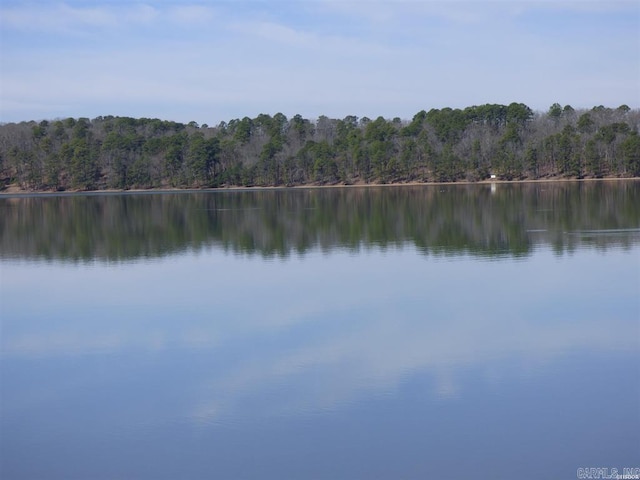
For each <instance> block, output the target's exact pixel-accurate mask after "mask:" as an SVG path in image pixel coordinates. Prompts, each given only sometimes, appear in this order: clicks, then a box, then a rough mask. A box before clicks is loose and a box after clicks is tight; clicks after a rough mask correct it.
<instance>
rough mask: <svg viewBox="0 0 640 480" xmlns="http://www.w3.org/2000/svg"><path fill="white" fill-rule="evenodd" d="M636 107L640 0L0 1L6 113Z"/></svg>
mask: <svg viewBox="0 0 640 480" xmlns="http://www.w3.org/2000/svg"><path fill="white" fill-rule="evenodd" d="M511 102H522V103H525V104H526V105H528V106H529V107H531V108H532V109H533V110H536V111H546V110H547V109H548V108H549V106H550V105H551V104H553V103H555V102H558V103H560V104H561V105H571V106H573V107H574V108H576V109H579V108H591V107H593V106H595V105H604V106H607V107H618V106H620V105H622V104H626V105H629V106H630V107H631V108H640V0H633V1H615V0H605V1H598V0H582V1H578V0H565V1H563V0H559V1H558V0H539V1H536V2H532V1H528V0H508V1H507V0H498V1H491V2H490V1H485V0H472V1H458V0H449V1H432V0H412V1H406V0H382V1H376V0H297V1H285V0H254V1H245V0H215V1H209V2H204V1H200V2H198V1H194V2H189V1H174V0H160V1H153V0H148V1H144V0H143V1H141V2H127V1H117V0H94V1H78V0H68V1H60V2H57V1H28V0H27V1H13V0H2V1H0V122H18V121H26V120H43V119H47V120H51V119H56V118H67V117H74V118H78V117H88V118H95V117H97V116H106V115H116V116H130V117H147V118H160V119H163V120H173V121H179V122H185V123H186V122H190V121H195V122H197V123H198V124H201V125H202V124H205V123H206V124H208V125H211V126H213V125H217V124H218V123H219V122H221V121H229V120H231V119H234V118H243V117H245V116H248V117H251V118H254V117H256V116H257V115H258V114H260V113H266V114H269V115H274V114H275V113H278V112H281V113H284V114H285V115H286V116H287V117H289V118H290V117H292V116H293V115H295V114H301V115H302V116H303V117H305V118H310V119H315V118H317V117H319V116H321V115H326V116H328V117H330V118H344V117H345V116H347V115H355V116H358V117H363V116H367V117H370V118H377V117H378V116H383V117H385V118H394V117H400V118H402V119H411V118H412V117H413V115H415V113H417V112H419V111H420V110H427V111H428V110H429V109H431V108H443V107H451V108H464V107H467V106H471V105H480V104H484V103H500V104H509V103H511Z"/></svg>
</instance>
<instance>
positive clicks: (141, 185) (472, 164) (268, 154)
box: [0, 103, 640, 191]
mask: <svg viewBox="0 0 640 480" xmlns="http://www.w3.org/2000/svg"><path fill="white" fill-rule="evenodd" d="M639 128H640V110H637V109H631V108H629V107H628V106H627V105H621V106H619V107H617V108H608V107H604V106H602V105H600V106H596V107H593V108H592V109H574V108H573V107H571V106H570V105H565V106H561V105H560V104H558V103H554V104H553V105H551V107H550V108H549V109H548V111H546V112H534V111H533V110H532V109H531V108H529V107H528V106H527V105H524V104H522V103H511V104H509V105H499V104H485V105H479V106H471V107H467V108H464V109H457V108H456V109H454V108H441V109H431V110H429V111H425V110H422V111H420V112H418V113H416V114H415V115H414V116H413V118H412V119H411V120H402V119H400V118H394V119H385V118H383V117H378V118H376V119H375V120H372V119H370V118H367V117H362V118H358V117H356V116H351V115H349V116H347V117H345V118H343V119H331V118H328V117H326V116H320V117H319V118H317V119H313V120H310V119H306V118H303V117H302V116H301V115H295V116H293V117H292V118H287V117H286V116H285V115H284V114H282V113H276V114H275V115H273V116H271V115H267V114H260V115H258V116H257V117H256V118H249V117H244V118H242V119H233V120H229V121H228V122H221V123H220V124H219V125H217V126H214V127H211V126H209V125H206V124H203V125H198V124H197V123H196V122H190V123H188V124H183V123H178V122H173V121H167V120H160V119H155V118H154V119H151V118H130V117H118V116H105V117H97V118H94V119H89V118H77V119H76V118H66V119H55V120H44V121H39V122H37V121H29V122H21V123H5V124H2V125H0V189H3V190H4V189H7V188H8V187H9V186H15V187H17V188H19V189H21V190H27V191H66V190H76V191H78V190H79V191H84V190H106V189H115V190H128V189H151V188H216V187H230V186H296V185H337V184H343V185H350V184H386V183H410V182H418V183H419V182H460V181H468V182H475V181H481V180H485V179H488V178H492V176H493V175H495V176H496V178H497V179H501V180H524V179H552V178H577V179H580V178H603V177H626V178H629V177H639V176H640V136H639V135H638V130H639Z"/></svg>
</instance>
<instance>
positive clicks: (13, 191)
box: [0, 177, 640, 198]
mask: <svg viewBox="0 0 640 480" xmlns="http://www.w3.org/2000/svg"><path fill="white" fill-rule="evenodd" d="M628 181H640V177H628V178H621V177H609V178H581V179H578V178H540V179H525V180H491V179H487V180H480V181H476V182H471V181H460V182H404V183H354V184H334V185H314V184H308V185H293V186H264V187H263V186H255V187H243V186H223V187H214V188H211V187H208V188H171V187H157V188H143V189H127V190H118V189H102V190H73V189H70V190H62V191H57V190H26V189H23V188H20V187H19V186H17V185H15V184H11V185H9V186H7V187H6V188H5V189H3V190H0V198H1V197H2V196H20V195H78V194H87V195H98V194H102V193H106V194H122V193H128V194H135V193H179V192H185V193H186V192H225V191H238V192H243V191H259V190H301V189H325V188H394V187H420V186H438V185H496V184H497V185H500V184H501V185H509V184H527V183H571V182H628Z"/></svg>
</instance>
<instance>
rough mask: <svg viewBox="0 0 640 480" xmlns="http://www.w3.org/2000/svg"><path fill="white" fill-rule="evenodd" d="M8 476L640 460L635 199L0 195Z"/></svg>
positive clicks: (319, 472) (454, 469)
mask: <svg viewBox="0 0 640 480" xmlns="http://www.w3.org/2000/svg"><path fill="white" fill-rule="evenodd" d="M0 256H1V260H0V268H1V270H0V275H1V277H0V279H1V282H2V283H1V288H2V289H1V298H0V300H1V305H2V307H1V310H0V313H1V319H2V324H1V326H2V330H1V333H2V337H1V350H0V353H1V361H2V363H1V367H0V368H1V370H0V374H1V377H0V380H1V385H0V386H1V387H2V388H1V390H0V395H1V403H0V414H1V415H0V422H1V423H0V432H1V433H0V435H1V437H0V467H1V470H0V474H1V476H2V478H12V479H13V478H16V479H18V478H51V479H55V478H60V479H62V478H65V479H69V478H78V479H80V478H83V479H85V478H95V479H102V478H105V479H106V478H141V479H144V478H149V479H156V478H229V479H236V478H238V479H240V478H247V479H248V478H261V479H262V478H279V479H281V478H330V479H340V478H344V479H348V478H349V479H350V478H434V477H440V478H452V479H456V478H469V477H470V476H471V477H477V478H514V477H516V478H576V471H577V469H578V468H581V467H609V468H618V469H619V470H620V471H622V468H624V467H639V466H640V465H639V464H638V458H639V456H638V454H639V452H640V303H639V302H640V300H639V298H640V295H639V294H640V183H638V182H616V183H615V184H609V183H606V182H601V183H589V184H583V183H576V184H533V185H513V186H508V185H499V186H498V187H497V188H496V189H495V191H493V192H492V191H491V189H490V188H489V186H479V185H476V186H439V187H416V188H413V187H412V188H409V187H406V188H369V189H361V188H353V189H335V190H321V189H300V190H293V191H292V190H275V191H249V192H207V193H172V194H141V195H75V196H46V197H43V196H29V197H24V198H23V197H11V198H7V197H3V198H0Z"/></svg>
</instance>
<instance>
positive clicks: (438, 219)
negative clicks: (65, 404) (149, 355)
mask: <svg viewBox="0 0 640 480" xmlns="http://www.w3.org/2000/svg"><path fill="white" fill-rule="evenodd" d="M0 209H1V212H2V213H1V215H0V254H1V255H2V256H3V257H15V258H45V259H68V260H89V259H93V258H97V259H101V260H123V259H131V258H137V257H157V256H163V255H168V254H171V253H176V252H180V251H184V250H186V249H200V248H206V247H210V246H215V247H218V248H223V249H224V250H225V251H231V252H241V253H250V254H253V253H259V254H261V255H264V256H274V255H275V256H287V255H289V254H291V253H305V252H308V251H310V250H312V249H317V248H319V249H322V250H326V251H328V250H331V249H334V248H346V249H354V250H357V249H360V248H371V247H389V246H402V245H405V244H413V245H415V246H416V247H418V248H419V250H420V251H422V252H424V253H431V254H437V255H441V254H443V255H455V254H460V253H471V254H474V255H486V256H497V255H516V256H518V255H526V254H528V253H529V252H530V251H531V249H532V247H533V245H536V244H548V245H551V246H552V247H553V248H554V249H555V250H556V251H557V252H563V251H571V250H573V249H575V248H576V247H577V246H579V245H592V246H595V247H598V248H606V247H609V246H612V245H615V246H628V245H630V244H631V243H633V242H637V241H638V237H639V234H638V232H637V231H634V232H626V233H624V232H622V233H620V232H619V231H620V229H630V228H631V229H637V228H639V227H640V183H639V182H615V183H608V182H586V183H557V184H554V183H536V184H521V185H503V184H500V185H498V187H497V189H496V190H495V192H491V189H490V188H489V186H487V185H469V186H460V185H457V186H453V185H446V186H445V185H440V186H422V187H401V188H396V187H391V188H340V189H295V190H258V191H242V192H231V191H217V192H202V193H171V194H140V195H89V196H85V195H77V196H76V195H74V196H36V197H27V198H15V197H14V198H4V199H1V200H0ZM603 230H605V232H603ZM606 230H609V232H608V233H607V232H606Z"/></svg>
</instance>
